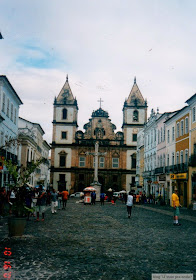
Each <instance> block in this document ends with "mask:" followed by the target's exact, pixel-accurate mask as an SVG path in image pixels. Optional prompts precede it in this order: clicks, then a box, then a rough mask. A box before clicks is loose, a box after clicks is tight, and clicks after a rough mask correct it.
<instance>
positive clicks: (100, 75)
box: [0, 0, 196, 143]
mask: <svg viewBox="0 0 196 280" xmlns="http://www.w3.org/2000/svg"><path fill="white" fill-rule="evenodd" d="M195 14H196V1H194V0H192V1H191V0H188V1H185V0H172V1H171V0H164V1H162V0H159V1H154V0H134V1H133V0H71V1H70V0H69V1H68V0H55V1H54V0H33V1H27V0H17V1H16V0H0V31H1V33H2V35H3V37H4V39H3V40H0V74H1V75H6V76H7V78H8V79H9V81H10V82H11V84H12V86H13V87H14V89H15V90H16V92H17V93H18V95H19V96H20V98H21V99H22V101H23V103H24V104H23V105H22V106H21V107H20V116H21V117H22V118H25V119H27V120H29V121H32V122H37V123H40V124H41V126H42V128H43V129H44V131H45V135H44V138H45V140H47V141H48V142H49V143H51V139H52V119H53V100H54V97H55V96H57V95H58V94H59V92H60V90H61V88H62V87H63V85H64V83H65V80H66V75H67V74H68V75H69V84H70V86H71V89H72V92H73V95H74V97H76V99H77V101H78V105H79V112H78V123H79V129H83V125H84V124H85V123H87V122H88V120H89V118H90V117H91V114H92V111H93V110H96V109H98V108H99V103H98V102H97V100H98V99H99V98H102V99H103V100H104V102H103V103H102V108H103V109H104V110H106V111H108V113H109V116H110V119H111V121H112V123H114V124H115V125H116V126H117V130H121V126H122V108H123V103H124V101H125V98H127V97H128V95H129V93H130V90H131V88H132V85H133V81H134V77H135V76H136V78H137V84H138V86H139V88H140V91H141V93H142V95H143V97H144V98H146V99H147V101H148V106H149V108H148V113H150V110H151V109H152V108H154V109H156V108H157V107H159V109H160V112H165V111H173V110H176V109H180V108H181V107H183V106H184V103H185V101H186V100H187V99H188V98H189V97H191V96H192V95H193V94H194V93H195V92H196V78H195V74H196V44H195V43H196V36H195V34H196V16H195Z"/></svg>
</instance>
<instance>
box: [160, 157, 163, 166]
mask: <svg viewBox="0 0 196 280" xmlns="http://www.w3.org/2000/svg"><path fill="white" fill-rule="evenodd" d="M162 166H163V157H162V155H161V156H160V167H162Z"/></svg>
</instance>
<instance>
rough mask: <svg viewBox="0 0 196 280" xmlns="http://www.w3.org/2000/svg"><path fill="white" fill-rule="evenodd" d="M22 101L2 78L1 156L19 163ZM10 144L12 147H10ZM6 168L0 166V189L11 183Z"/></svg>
mask: <svg viewBox="0 0 196 280" xmlns="http://www.w3.org/2000/svg"><path fill="white" fill-rule="evenodd" d="M22 104H23V103H22V101H21V99H20V97H19V96H18V94H17V93H16V91H15V89H14V88H13V86H12V85H11V83H10V82H9V80H8V78H7V77H6V76H4V75H1V76H0V156H1V157H3V158H6V159H7V160H9V159H12V160H13V161H14V162H15V163H17V156H18V154H17V143H16V141H12V139H16V138H17V136H18V115H19V107H20V105H22ZM6 143H7V144H6ZM8 143H10V145H8ZM9 180H10V178H9V173H8V171H7V169H6V167H5V166H4V167H3V166H2V163H1V166H0V187H1V186H7V185H8V183H9Z"/></svg>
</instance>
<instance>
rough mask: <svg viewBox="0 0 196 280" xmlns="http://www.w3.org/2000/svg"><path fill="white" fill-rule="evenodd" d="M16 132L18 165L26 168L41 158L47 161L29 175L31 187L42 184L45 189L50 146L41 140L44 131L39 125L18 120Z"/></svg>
mask: <svg viewBox="0 0 196 280" xmlns="http://www.w3.org/2000/svg"><path fill="white" fill-rule="evenodd" d="M18 130H19V135H18V138H19V140H20V147H19V149H20V152H19V153H18V154H19V158H18V160H19V165H23V166H24V167H26V166H27V165H28V163H29V162H31V161H36V160H37V159H39V158H41V157H44V158H45V159H47V161H46V162H45V163H42V164H40V166H39V167H38V168H36V170H35V172H34V173H33V174H31V178H30V181H29V183H30V184H31V185H32V186H36V185H37V184H42V185H43V186H45V187H47V186H48V185H49V176H48V170H49V161H48V158H49V151H50V145H49V144H48V143H47V142H46V141H45V140H44V139H43V135H44V134H45V132H44V130H43V129H42V127H41V125H40V124H38V123H33V122H30V121H28V120H25V119H23V118H19V123H18Z"/></svg>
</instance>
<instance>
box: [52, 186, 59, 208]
mask: <svg viewBox="0 0 196 280" xmlns="http://www.w3.org/2000/svg"><path fill="white" fill-rule="evenodd" d="M57 206H58V193H56V190H55V189H54V188H53V189H52V192H51V212H52V214H55V213H56V207H57Z"/></svg>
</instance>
